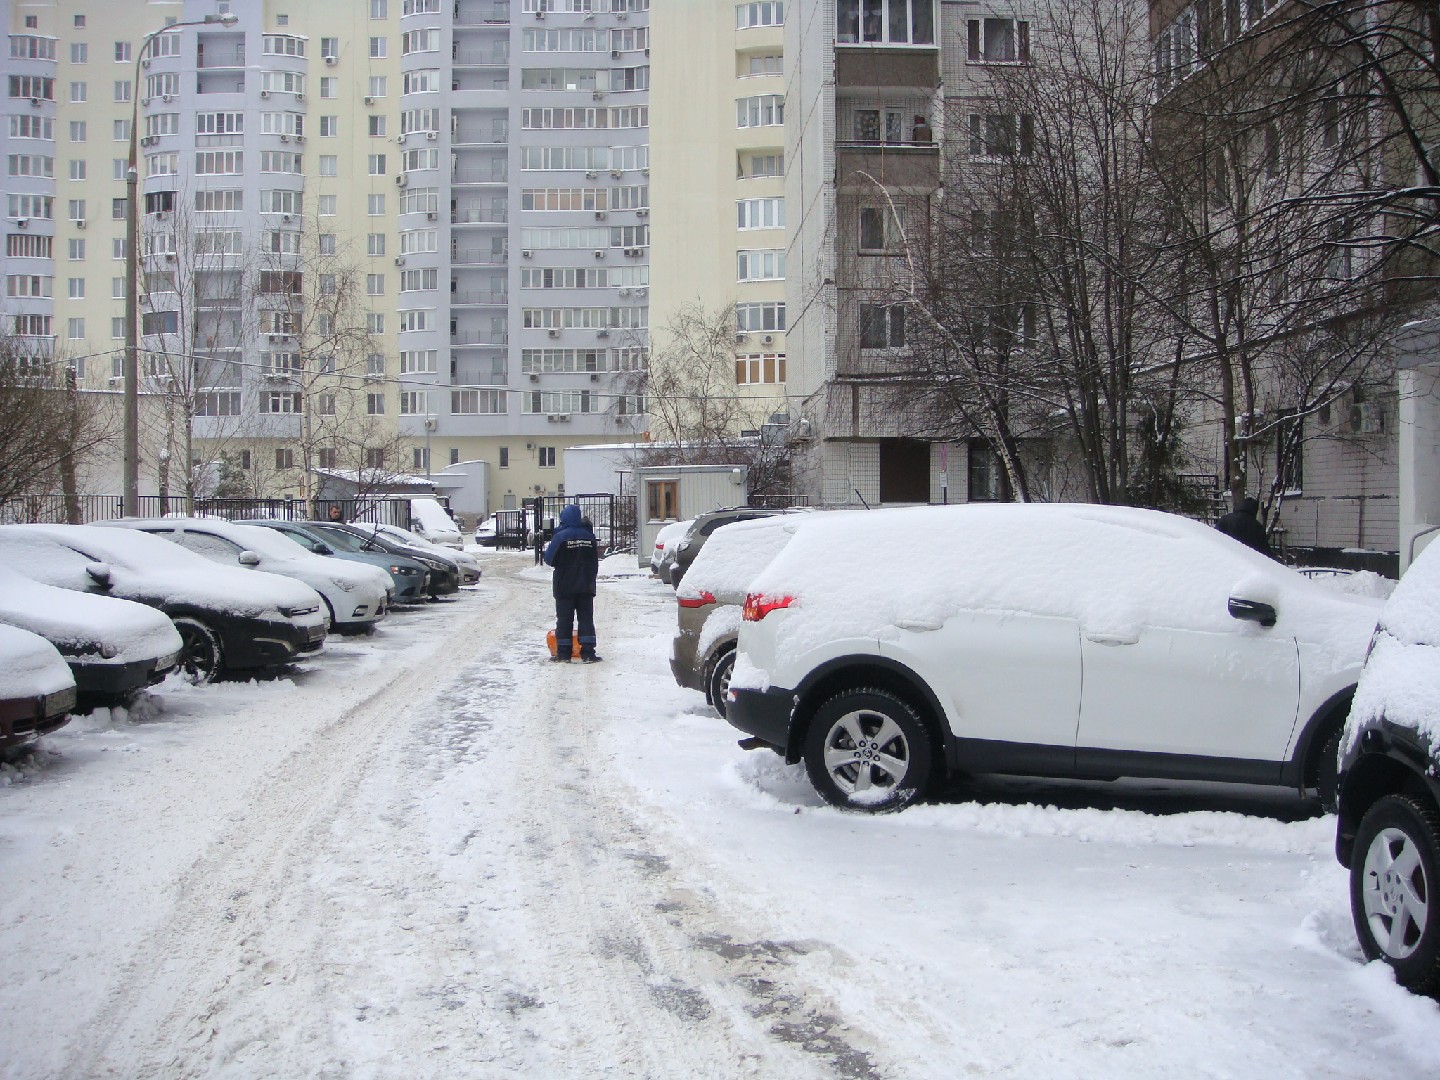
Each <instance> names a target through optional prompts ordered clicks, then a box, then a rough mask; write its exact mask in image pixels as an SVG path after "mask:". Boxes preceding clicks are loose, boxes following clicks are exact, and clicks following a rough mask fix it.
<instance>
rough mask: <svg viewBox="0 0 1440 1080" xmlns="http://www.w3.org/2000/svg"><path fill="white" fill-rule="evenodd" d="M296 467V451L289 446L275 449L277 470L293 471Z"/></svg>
mask: <svg viewBox="0 0 1440 1080" xmlns="http://www.w3.org/2000/svg"><path fill="white" fill-rule="evenodd" d="M294 467H295V451H294V450H291V449H290V448H289V447H288V446H277V447H276V448H275V468H277V469H293V468H294Z"/></svg>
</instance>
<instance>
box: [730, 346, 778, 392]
mask: <svg viewBox="0 0 1440 1080" xmlns="http://www.w3.org/2000/svg"><path fill="white" fill-rule="evenodd" d="M784 381H785V354H784V353H759V354H757V355H753V356H752V355H746V356H737V357H736V358H735V382H736V383H737V384H738V385H740V386H750V385H757V384H761V383H783V382H784Z"/></svg>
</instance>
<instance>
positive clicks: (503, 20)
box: [454, 4, 510, 27]
mask: <svg viewBox="0 0 1440 1080" xmlns="http://www.w3.org/2000/svg"><path fill="white" fill-rule="evenodd" d="M454 25H455V26H457V27H468V26H509V25H510V5H509V4H470V5H468V6H467V5H456V10H455V17H454Z"/></svg>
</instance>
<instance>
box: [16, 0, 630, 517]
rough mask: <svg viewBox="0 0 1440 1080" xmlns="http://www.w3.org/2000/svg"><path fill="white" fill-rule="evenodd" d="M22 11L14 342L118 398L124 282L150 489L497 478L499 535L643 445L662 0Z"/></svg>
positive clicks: (291, 488)
mask: <svg viewBox="0 0 1440 1080" xmlns="http://www.w3.org/2000/svg"><path fill="white" fill-rule="evenodd" d="M4 8H5V14H6V24H7V27H8V30H9V50H8V55H7V58H6V65H7V67H6V75H7V112H8V114H9V115H8V118H7V122H6V128H5V131H4V138H5V160H6V162H7V175H6V229H5V232H6V245H5V254H4V267H5V279H6V298H5V309H4V314H5V316H6V326H5V329H6V330H7V331H9V332H11V333H12V334H14V335H17V336H18V337H19V338H20V339H22V340H23V341H24V342H25V343H26V345H27V347H29V348H30V349H31V350H32V351H34V352H37V353H39V354H54V355H56V356H57V357H60V358H62V359H65V358H69V359H71V360H72V361H73V362H74V363H75V365H76V367H77V369H78V370H79V371H80V372H81V375H82V383H83V385H85V386H87V387H89V388H92V389H103V388H112V389H117V388H118V387H119V385H120V383H121V382H123V363H122V360H123V356H124V344H125V339H126V322H125V298H126V292H127V289H128V288H130V287H131V286H130V285H129V284H128V283H127V282H128V279H129V277H130V275H131V273H132V272H133V273H134V275H135V287H136V291H137V294H138V324H139V326H138V332H139V334H140V342H139V349H140V357H139V364H138V366H139V373H140V375H139V385H140V390H141V394H142V403H143V405H144V411H143V416H144V432H143V436H142V446H143V450H142V463H141V485H142V489H144V490H148V491H153V490H156V489H157V488H161V487H164V486H165V485H166V484H167V483H168V485H169V487H170V489H171V490H172V491H175V492H179V491H182V490H183V480H182V479H180V478H178V477H177V476H176V475H175V474H170V475H169V476H168V479H167V473H166V465H165V463H166V462H169V461H184V460H186V458H187V457H188V458H189V459H190V460H191V461H192V462H205V461H209V460H212V459H214V458H216V457H219V456H221V455H223V456H225V457H226V458H227V459H228V460H229V461H230V463H231V464H232V465H234V466H236V467H237V468H239V469H240V470H241V471H244V472H246V473H248V477H249V480H250V486H251V487H252V489H253V490H255V491H257V492H265V493H275V494H279V493H302V492H305V491H307V490H308V486H307V480H306V477H307V476H309V475H311V470H314V469H316V468H334V469H337V470H344V469H358V468H363V467H366V466H372V467H382V468H384V469H386V470H390V471H396V472H419V473H427V472H438V471H439V470H440V469H441V468H443V467H444V466H445V465H446V464H448V463H450V462H456V461H469V460H481V461H485V462H487V463H488V464H489V468H490V493H491V494H490V506H489V509H498V508H501V507H504V506H507V505H513V504H514V502H515V501H516V500H518V499H520V498H524V497H526V496H529V495H531V494H534V493H537V492H540V491H549V492H554V491H556V490H557V489H558V488H559V487H560V478H561V475H562V474H561V472H560V468H559V466H560V462H561V451H562V450H563V447H564V446H567V445H576V444H581V443H586V442H600V441H612V440H614V439H615V438H616V437H617V436H620V437H624V438H633V437H634V436H635V435H636V434H637V433H639V432H642V431H643V430H644V428H645V403H644V400H643V396H642V395H635V394H634V393H633V386H631V380H628V379H623V378H622V377H623V376H624V375H625V374H626V373H629V372H632V371H634V370H635V369H637V368H641V367H643V365H644V362H645V353H646V344H647V338H646V334H647V329H648V323H649V319H648V288H649V238H650V227H649V221H648V220H647V219H648V213H649V158H648V154H649V141H650V140H649V70H650V67H649V65H650V61H649V44H650V42H649V11H648V8H649V4H648V0H593V2H592V0H517V2H516V3H514V4H511V3H507V2H504V0H307V2H306V3H303V4H292V3H289V2H287V0H228V2H227V0H145V2H143V3H142V2H139V0H130V2H127V3H118V4H109V5H93V4H87V3H81V2H78V0H58V2H55V3H48V4H26V3H18V2H14V0H9V2H7V3H5V4H4ZM167 25H173V26H174V29H170V30H166V29H165V28H166V26H167ZM132 123H133V124H134V125H135V132H134V133H135V137H136V138H135V147H136V149H135V154H136V165H137V171H138V180H137V188H138V199H137V202H138V208H139V211H140V214H139V230H138V235H139V241H138V244H137V249H136V251H135V252H133V253H131V252H128V251H127V248H126V212H127V202H126V171H127V168H128V165H127V159H128V155H129V152H130V136H131V127H132ZM622 383H623V386H624V387H625V388H626V389H625V390H622Z"/></svg>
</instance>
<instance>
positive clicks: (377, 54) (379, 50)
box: [370, 37, 386, 60]
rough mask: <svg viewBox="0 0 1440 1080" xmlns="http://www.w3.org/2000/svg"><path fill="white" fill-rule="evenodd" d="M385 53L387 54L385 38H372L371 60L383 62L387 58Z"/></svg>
mask: <svg viewBox="0 0 1440 1080" xmlns="http://www.w3.org/2000/svg"><path fill="white" fill-rule="evenodd" d="M385 52H386V45H385V38H383V37H372V38H371V39H370V59H371V60H383V59H384V58H385Z"/></svg>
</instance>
